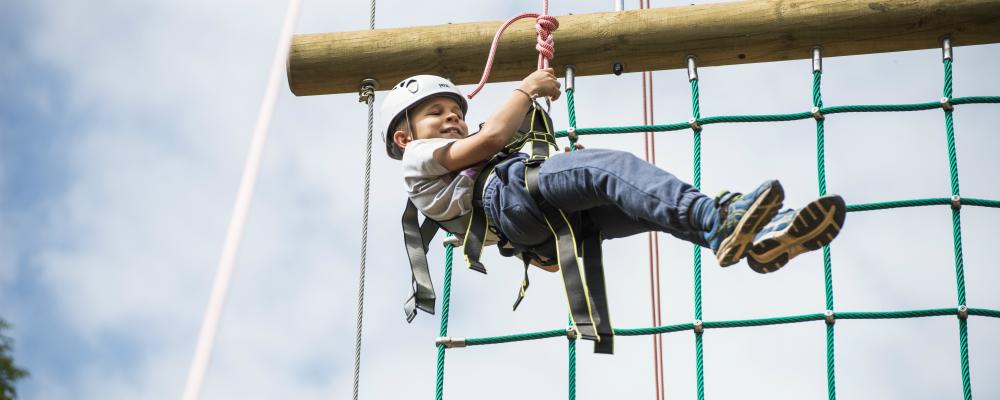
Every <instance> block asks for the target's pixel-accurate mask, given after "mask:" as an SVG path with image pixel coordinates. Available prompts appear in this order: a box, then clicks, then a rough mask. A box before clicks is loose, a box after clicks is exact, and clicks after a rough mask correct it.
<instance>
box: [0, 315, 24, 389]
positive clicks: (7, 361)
mask: <svg viewBox="0 0 1000 400" xmlns="http://www.w3.org/2000/svg"><path fill="white" fill-rule="evenodd" d="M9 327H10V324H8V323H7V321H4V320H3V319H0V400H14V399H16V398H17V388H15V387H14V384H15V383H17V381H18V380H19V379H22V378H25V377H27V376H28V371H25V370H23V369H21V368H18V367H17V366H16V365H14V356H13V355H11V353H13V351H14V339H12V338H10V337H8V336H7V335H4V331H5V330H7V328H9Z"/></svg>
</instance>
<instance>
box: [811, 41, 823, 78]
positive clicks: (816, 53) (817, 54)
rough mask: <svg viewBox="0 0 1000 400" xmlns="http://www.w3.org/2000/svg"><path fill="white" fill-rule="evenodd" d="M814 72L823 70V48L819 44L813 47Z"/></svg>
mask: <svg viewBox="0 0 1000 400" xmlns="http://www.w3.org/2000/svg"><path fill="white" fill-rule="evenodd" d="M812 56H813V72H820V73H822V72H823V49H822V48H821V47H819V46H816V47H813V48H812Z"/></svg>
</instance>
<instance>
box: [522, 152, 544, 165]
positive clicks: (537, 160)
mask: <svg viewBox="0 0 1000 400" xmlns="http://www.w3.org/2000/svg"><path fill="white" fill-rule="evenodd" d="M546 159H548V157H546V156H542V155H537V154H535V155H532V156H531V157H528V158H527V159H525V160H524V165H525V166H527V167H531V168H535V167H537V166H539V165H542V163H543V162H545V160H546Z"/></svg>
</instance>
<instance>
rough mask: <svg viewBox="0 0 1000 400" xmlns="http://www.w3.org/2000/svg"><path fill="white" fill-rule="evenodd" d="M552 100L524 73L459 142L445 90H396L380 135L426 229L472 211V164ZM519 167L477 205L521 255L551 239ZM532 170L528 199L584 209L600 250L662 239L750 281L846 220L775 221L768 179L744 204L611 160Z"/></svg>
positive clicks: (423, 80)
mask: <svg viewBox="0 0 1000 400" xmlns="http://www.w3.org/2000/svg"><path fill="white" fill-rule="evenodd" d="M560 94H561V92H560V84H559V81H558V80H557V79H556V77H555V75H554V73H553V70H552V69H542V70H538V71H535V72H533V73H531V74H530V75H528V76H527V77H526V78H524V80H522V81H521V83H520V85H519V86H518V88H517V89H515V90H514V92H513V93H512V94H511V96H510V97H509V98H508V99H507V101H506V102H504V103H503V105H502V106H500V108H499V109H497V111H496V112H495V113H494V114H493V115H492V116H491V117H490V118H489V119H488V120H487V121H486V122H485V123H484V124H483V125H482V126H481V130H480V131H479V132H478V133H477V134H475V135H472V136H470V135H469V134H468V125H467V124H466V121H465V113H466V111H467V108H468V103H467V102H466V100H465V97H464V96H462V94H461V92H459V91H458V89H457V88H455V86H454V85H452V84H451V83H450V82H449V81H447V80H445V79H444V78H440V77H436V76H429V75H420V76H415V77H412V78H409V79H406V80H404V81H402V82H400V83H399V84H398V85H396V86H395V87H394V88H393V89H392V90H391V91H390V92H389V94H388V95H387V97H386V99H385V101H384V103H383V105H382V114H381V118H382V128H383V131H382V132H383V134H384V135H385V136H384V137H385V139H386V151H387V153H388V154H389V156H390V157H392V158H394V159H397V160H402V161H403V180H404V182H405V185H406V189H407V193H408V195H409V198H410V200H411V201H412V202H413V204H414V205H416V207H417V208H418V209H419V210H420V211H421V212H422V213H423V214H424V215H425V216H427V217H428V218H431V219H433V220H435V221H446V220H452V219H455V218H458V217H462V216H464V215H467V214H469V213H470V212H472V210H473V207H474V206H476V205H474V204H473V188H474V186H475V181H476V178H477V176H478V175H479V173H480V171H479V169H480V168H481V167H482V166H483V163H484V162H485V161H486V160H489V159H490V158H491V157H493V156H494V155H495V154H497V153H498V152H500V151H501V150H502V149H503V148H504V147H505V146H506V145H507V144H508V142H510V141H511V139H512V138H513V136H514V134H515V133H516V132H517V129H518V127H520V126H521V124H522V119H523V118H524V116H525V114H526V113H527V112H528V111H529V109H530V108H531V107H532V106H533V104H534V99H535V98H536V97H549V98H551V99H552V100H556V99H558V98H559V96H560ZM524 159H525V157H524V156H521V157H512V158H511V159H509V160H506V161H504V162H502V163H500V164H499V165H497V166H496V167H495V168H494V170H493V171H483V173H490V172H493V175H492V176H489V178H487V179H488V180H487V181H486V183H485V187H484V190H483V192H482V194H483V196H482V204H481V206H482V207H483V209H484V210H485V213H486V215H487V216H488V218H489V219H490V221H491V222H490V224H491V225H492V226H494V227H495V228H496V229H495V230H494V231H493V233H494V234H496V235H498V236H499V238H500V239H502V240H506V241H508V242H510V243H514V244H519V245H521V246H525V247H530V246H533V245H538V244H540V243H544V242H546V241H547V240H549V239H550V237H551V235H552V233H551V231H550V230H549V228H548V227H547V226H546V222H545V219H544V217H543V211H541V210H540V209H539V207H538V205H537V204H536V202H535V201H534V200H533V198H532V196H531V195H530V194H529V192H528V189H527V187H526V185H525V178H524V173H525V163H524V162H523V161H524ZM539 168H540V170H539V173H538V179H537V183H538V190H539V191H540V193H541V195H542V196H543V197H544V200H545V201H547V202H548V203H549V204H551V205H552V206H554V207H556V208H558V209H560V210H562V211H563V212H566V213H572V212H576V211H583V210H586V211H587V212H588V214H589V217H590V218H591V221H592V223H593V224H594V225H596V227H597V229H598V230H599V231H600V233H601V236H602V237H603V238H605V239H614V238H620V237H625V236H631V235H635V234H638V233H643V232H648V231H654V230H655V231H661V232H666V233H669V234H671V235H673V236H675V237H678V238H680V239H683V240H686V241H689V242H691V243H695V244H698V245H700V246H703V247H707V248H710V249H711V250H712V251H713V252H714V253H715V255H716V257H717V259H718V262H719V265H721V266H723V267H725V266H729V265H733V264H736V263H738V262H739V261H740V260H741V259H742V258H743V257H744V256H748V257H747V258H748V264H749V265H750V267H751V268H752V269H753V270H754V271H757V272H760V273H767V272H772V271H775V270H777V269H779V268H781V267H782V266H784V265H785V264H786V263H787V262H788V261H789V260H791V259H792V258H794V257H795V256H797V255H799V254H802V253H804V252H807V251H810V250H816V249H819V248H821V247H822V246H824V245H826V244H828V243H830V241H832V240H833V239H834V237H836V235H837V233H839V231H840V229H841V227H842V226H843V223H844V217H845V211H846V207H845V205H844V201H843V199H842V198H841V197H840V196H836V195H831V196H824V197H821V198H819V199H817V200H814V201H812V202H810V203H808V204H806V205H805V206H804V207H803V208H801V209H799V210H797V211H796V210H791V209H787V210H784V211H780V210H781V207H782V201H783V200H784V192H783V189H782V187H781V184H780V183H779V182H778V181H776V180H770V181H766V182H764V183H763V184H761V185H760V186H759V187H757V188H756V189H754V190H753V191H751V192H750V193H747V194H739V193H729V192H724V193H723V194H721V195H719V196H718V197H716V198H714V199H713V198H709V197H707V196H705V195H704V194H702V193H701V192H699V191H698V190H697V189H695V188H694V187H692V186H691V185H689V184H687V183H685V182H683V181H681V180H679V179H677V178H676V177H675V176H673V175H672V174H670V173H668V172H666V171H664V170H662V169H659V168H657V167H656V166H653V165H651V164H649V163H647V162H645V161H643V160H641V159H639V158H638V157H635V156H633V155H632V154H630V153H627V152H621V151H614V150H603V149H585V150H580V151H575V152H568V153H561V154H557V155H553V156H552V157H550V158H549V159H548V160H547V161H545V162H544V163H543V164H542V165H541V167H539ZM495 239H496V238H494V240H489V239H487V242H488V243H490V242H492V243H495ZM547 270H550V271H554V270H555V269H553V268H547Z"/></svg>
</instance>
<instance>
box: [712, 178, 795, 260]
mask: <svg viewBox="0 0 1000 400" xmlns="http://www.w3.org/2000/svg"><path fill="white" fill-rule="evenodd" d="M784 200H785V189H784V188H782V187H781V183H780V182H778V181H774V184H772V185H771V188H769V189H767V190H765V191H764V193H761V195H760V196H759V197H758V198H757V201H755V202H754V203H753V204H751V205H750V207H748V208H747V211H746V213H745V214H743V217H742V218H740V222H738V223H737V224H736V227H735V228H734V229H733V233H732V234H731V235H729V237H727V238H726V239H725V240H723V241H722V243H720V244H719V249H718V250H717V251H716V258H717V259H718V260H719V265H720V266H723V267H728V266H730V265H733V264H736V263H738V262H740V260H741V259H742V258H743V256H745V255H746V254H747V253H748V252H749V251H750V248H751V247H752V245H753V239H754V237H755V236H757V232H759V231H760V229H761V228H762V227H763V226H764V225H765V224H767V223H768V222H770V221H771V218H774V216H775V215H777V214H778V211H780V210H781V202H782V201H784Z"/></svg>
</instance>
